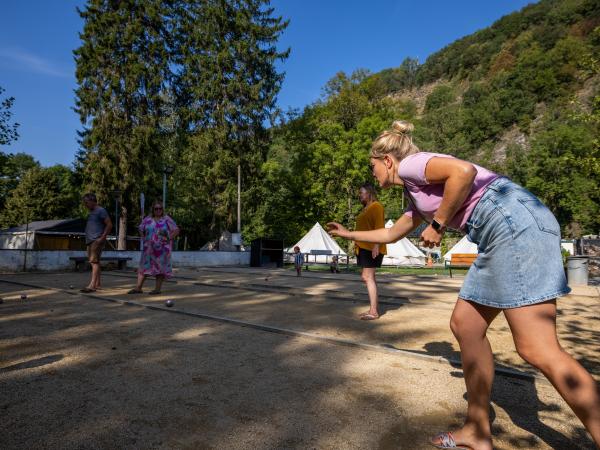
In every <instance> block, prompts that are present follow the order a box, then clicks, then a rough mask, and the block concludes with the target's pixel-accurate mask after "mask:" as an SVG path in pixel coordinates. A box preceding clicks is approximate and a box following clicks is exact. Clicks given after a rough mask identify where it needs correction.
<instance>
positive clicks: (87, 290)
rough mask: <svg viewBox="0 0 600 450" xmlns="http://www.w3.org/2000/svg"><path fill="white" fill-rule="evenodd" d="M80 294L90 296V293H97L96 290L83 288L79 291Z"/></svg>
mask: <svg viewBox="0 0 600 450" xmlns="http://www.w3.org/2000/svg"><path fill="white" fill-rule="evenodd" d="M79 292H83V293H84V294H89V293H90V292H96V289H90V288H83V289H79Z"/></svg>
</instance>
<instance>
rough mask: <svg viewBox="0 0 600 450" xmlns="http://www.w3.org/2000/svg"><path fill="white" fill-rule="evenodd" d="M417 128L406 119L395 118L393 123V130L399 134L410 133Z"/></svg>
mask: <svg viewBox="0 0 600 450" xmlns="http://www.w3.org/2000/svg"><path fill="white" fill-rule="evenodd" d="M414 129H415V126H414V125H413V124H412V123H410V122H407V121H406V120H395V121H394V123H392V130H393V131H394V132H396V133H398V134H410V133H412V131H413V130H414Z"/></svg>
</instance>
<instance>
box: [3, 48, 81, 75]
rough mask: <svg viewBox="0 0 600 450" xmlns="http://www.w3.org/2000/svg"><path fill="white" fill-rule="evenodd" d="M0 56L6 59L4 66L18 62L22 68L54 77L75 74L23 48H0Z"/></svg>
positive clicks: (12, 65)
mask: <svg viewBox="0 0 600 450" xmlns="http://www.w3.org/2000/svg"><path fill="white" fill-rule="evenodd" d="M0 58H2V59H4V60H5V61H4V64H3V65H4V66H9V65H10V66H11V67H14V64H17V65H18V67H19V68H20V69H23V70H27V71H30V72H35V73H41V74H44V75H50V76H53V77H61V78H70V77H72V76H73V73H72V72H69V71H67V70H65V69H63V68H60V67H57V66H56V65H55V64H53V63H52V62H50V61H47V60H45V59H44V58H41V57H39V56H37V55H34V54H32V53H29V52H27V51H24V50H21V49H10V48H0ZM7 60H8V61H7Z"/></svg>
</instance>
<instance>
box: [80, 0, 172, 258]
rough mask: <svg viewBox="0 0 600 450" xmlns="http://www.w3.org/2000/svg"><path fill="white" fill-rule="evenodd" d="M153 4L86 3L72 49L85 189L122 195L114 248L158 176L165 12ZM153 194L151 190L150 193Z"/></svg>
mask: <svg viewBox="0 0 600 450" xmlns="http://www.w3.org/2000/svg"><path fill="white" fill-rule="evenodd" d="M171 3H172V2H167V1H160V0H124V1H118V2H117V1H109V0H89V2H88V4H87V5H86V8H85V9H84V10H79V14H80V16H81V18H82V19H83V20H84V28H83V32H82V33H81V35H80V37H81V41H82V44H81V47H79V48H78V49H77V50H76V51H75V52H74V54H75V61H76V64H77V70H76V76H77V82H78V84H79V87H78V88H77V90H76V95H77V103H76V110H77V112H78V113H79V115H80V118H81V122H82V124H83V126H84V130H83V131H82V133H81V146H82V148H83V152H82V154H81V155H80V161H81V164H82V169H83V170H82V171H83V174H84V176H85V184H86V186H87V188H88V189H90V190H93V191H95V192H96V193H97V194H98V195H99V200H100V202H106V201H108V200H109V199H110V198H111V197H110V192H111V191H112V190H120V191H122V193H123V195H122V202H121V205H122V208H121V214H120V224H119V230H120V233H119V244H118V248H119V249H123V248H125V235H126V231H127V222H128V219H129V218H130V217H132V218H133V213H134V212H135V211H137V208H136V207H137V198H138V197H139V193H140V192H148V190H149V188H150V187H153V186H156V185H158V184H159V183H160V181H159V180H160V179H161V168H162V167H161V166H162V154H161V145H162V143H163V142H164V139H165V138H164V135H163V134H162V131H163V130H161V127H160V125H161V119H162V118H163V117H164V115H165V113H166V112H165V104H166V103H167V102H168V98H169V95H168V83H169V80H170V79H171V72H170V70H171V68H170V63H171V60H170V58H169V51H170V49H169V42H170V39H171V36H170V34H169V32H170V28H169V27H170V22H169V20H168V17H169V12H170V11H169V10H168V9H167V6H168V5H170V4H171ZM154 189H156V188H154Z"/></svg>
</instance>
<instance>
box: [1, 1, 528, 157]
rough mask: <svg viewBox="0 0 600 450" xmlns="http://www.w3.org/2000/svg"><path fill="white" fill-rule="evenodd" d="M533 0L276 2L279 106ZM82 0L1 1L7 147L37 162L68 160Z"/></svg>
mask: <svg viewBox="0 0 600 450" xmlns="http://www.w3.org/2000/svg"><path fill="white" fill-rule="evenodd" d="M529 3H532V2H531V1H527V0H502V1H481V0H478V1H475V0H464V1H461V0H457V1H455V2H448V1H446V0H429V1H408V0H402V1H401V0H396V1H392V0H371V1H369V2H365V1H360V0H345V1H341V0H318V1H317V0H272V6H273V7H275V11H276V13H277V14H278V15H282V16H284V17H285V18H288V19H290V25H289V27H288V28H287V30H286V31H285V32H284V34H283V36H282V37H281V39H280V43H279V45H280V46H281V48H287V47H291V49H292V52H291V54H290V57H289V58H288V60H286V61H285V62H284V63H282V64H280V70H283V71H285V72H286V79H285V81H284V84H283V88H282V90H281V92H280V95H279V100H278V103H279V106H280V107H281V108H283V109H287V108H289V107H293V108H303V107H304V106H306V105H308V104H310V103H312V102H314V101H315V100H316V99H317V98H319V96H320V95H321V89H322V87H323V86H324V84H325V83H326V82H327V80H329V79H330V78H331V77H332V76H333V75H335V74H336V73H337V72H339V71H344V72H347V73H351V72H352V71H353V70H355V69H357V68H366V69H369V70H371V71H372V72H377V71H379V70H382V69H385V68H388V67H396V66H398V65H399V64H400V63H401V62H402V60H403V59H404V58H405V57H407V56H410V57H415V58H418V59H419V61H421V62H423V61H425V59H426V58H427V56H428V55H430V54H431V53H433V52H435V51H437V50H439V49H441V48H443V47H444V46H446V45H448V44H450V43H451V42H453V41H454V40H456V39H458V38H460V37H462V36H465V35H468V34H471V33H473V32H474V31H476V30H479V29H481V28H485V27H487V26H489V25H491V24H492V23H493V22H494V21H495V20H497V19H499V18H500V17H502V16H504V15H506V14H508V13H510V12H513V11H516V10H519V9H521V8H522V7H523V6H525V5H527V4H529ZM84 5H85V1H78V0H52V1H48V0H29V1H26V0H3V1H2V7H1V12H2V15H1V16H0V86H2V87H3V88H4V89H6V92H5V93H4V94H3V97H4V96H7V95H8V96H13V97H15V104H14V106H13V113H14V116H13V117H14V119H15V120H16V121H17V122H19V123H20V124H21V126H20V128H19V134H20V136H21V137H20V139H19V140H18V141H17V142H15V143H13V144H11V145H10V146H5V147H3V148H2V149H1V150H2V151H4V152H11V153H16V152H26V153H29V154H31V155H33V156H34V157H35V158H36V159H37V160H38V161H40V162H41V163H42V164H43V165H45V166H48V165H52V164H57V163H60V164H71V163H72V162H73V160H74V156H75V153H76V151H77V148H78V145H77V130H79V129H80V128H81V125H80V122H79V118H78V116H77V115H76V114H75V112H73V110H72V108H73V105H74V101H75V100H74V99H75V96H74V90H75V88H76V83H75V76H74V72H75V64H74V61H73V56H72V55H73V54H72V51H73V50H74V49H75V48H77V47H78V46H79V35H78V33H79V32H80V31H81V29H82V26H83V23H82V21H81V19H80V18H79V15H78V14H77V12H76V7H77V6H79V7H83V6H84Z"/></svg>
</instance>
